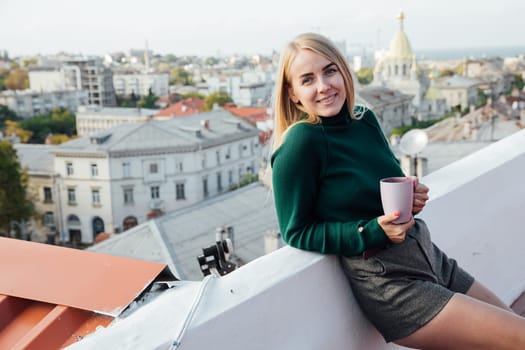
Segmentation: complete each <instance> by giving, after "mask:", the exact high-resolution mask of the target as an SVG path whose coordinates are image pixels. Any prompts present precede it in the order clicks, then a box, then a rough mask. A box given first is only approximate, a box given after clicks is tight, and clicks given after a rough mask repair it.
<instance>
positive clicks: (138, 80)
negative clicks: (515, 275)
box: [113, 73, 170, 96]
mask: <svg viewBox="0 0 525 350" xmlns="http://www.w3.org/2000/svg"><path fill="white" fill-rule="evenodd" d="M169 81H170V77H169V74H165V73H147V74H146V73H140V74H114V75H113V86H114V87H115V93H116V94H117V95H119V96H122V95H123V96H129V95H131V94H135V95H136V96H146V95H148V94H149V92H150V90H151V93H153V94H154V95H155V96H166V95H168V88H169Z"/></svg>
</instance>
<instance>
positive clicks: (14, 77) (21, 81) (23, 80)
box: [5, 68, 29, 90]
mask: <svg viewBox="0 0 525 350" xmlns="http://www.w3.org/2000/svg"><path fill="white" fill-rule="evenodd" d="M5 87H6V88H7V89H8V90H24V89H28V88H29V74H28V73H27V71H26V70H25V69H22V68H14V69H12V70H11V71H10V72H9V75H8V76H7V78H6V79H5Z"/></svg>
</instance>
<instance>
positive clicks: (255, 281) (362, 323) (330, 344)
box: [70, 130, 525, 350]
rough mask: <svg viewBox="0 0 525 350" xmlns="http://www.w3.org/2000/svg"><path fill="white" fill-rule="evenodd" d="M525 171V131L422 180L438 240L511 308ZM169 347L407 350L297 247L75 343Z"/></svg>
mask: <svg viewBox="0 0 525 350" xmlns="http://www.w3.org/2000/svg"><path fill="white" fill-rule="evenodd" d="M524 170H525V130H524V131H520V132H518V133H516V134H514V135H511V136H509V137H507V138H505V139H503V140H501V141H499V142H497V143H494V144H492V145H491V146H488V147H486V148H484V149H482V150H480V151H478V152H476V153H474V154H471V155H470V156H467V157H465V158H463V159H461V160H460V161H458V162H455V163H453V164H451V165H449V166H446V167H444V168H441V169H440V170H438V171H436V172H434V173H431V174H429V175H428V176H426V177H424V178H423V179H422V182H423V183H425V184H427V185H428V186H429V187H430V189H431V192H430V195H431V200H430V201H429V202H428V204H427V207H426V209H425V210H424V212H423V213H422V215H421V217H422V218H423V219H425V220H426V222H427V224H428V226H429V227H430V229H431V232H432V235H433V239H434V241H435V243H436V244H437V245H439V246H440V247H441V248H442V249H444V250H445V251H446V252H447V254H449V255H450V256H453V257H454V258H456V259H457V260H458V261H459V262H460V264H461V265H462V266H464V267H465V268H466V269H467V270H469V271H470V272H471V273H472V274H473V275H474V276H475V277H476V278H477V279H478V280H480V281H481V282H482V283H484V284H485V285H487V286H489V287H490V288H491V289H492V290H493V291H494V292H495V293H496V294H497V295H499V296H500V297H501V298H502V299H503V300H504V301H505V302H507V303H508V304H509V305H513V306H514V307H516V306H517V305H519V304H520V302H521V301H520V300H521V299H520V296H522V295H523V294H522V293H523V291H524V290H525V272H524V271H525V258H523V247H524V246H525V235H524V234H523V220H522V217H523V208H524V207H525V186H523V173H524ZM522 306H523V305H522ZM170 346H171V347H170ZM168 348H171V349H175V348H176V349H183V350H184V349H208V348H214V349H232V350H236V349H239V350H241V349H243V350H244V349H250V350H259V349H260V350H263V349H264V350H267V349H286V350H288V349H289V350H296V349H303V350H304V349H330V350H337V349H347V350H348V349H359V350H361V349H367V350H383V349H402V347H399V346H396V345H393V344H385V343H384V341H383V339H382V338H381V336H380V335H379V334H378V333H377V331H376V330H375V329H374V328H373V327H372V326H371V325H370V324H369V323H368V321H367V320H366V319H365V318H364V317H363V315H362V313H361V311H360V310H359V307H358V305H357V304H356V302H355V301H354V299H353V297H352V294H351V291H350V289H349V286H348V285H347V283H346V280H345V277H344V275H343V273H342V272H341V270H340V268H339V265H338V261H337V258H336V257H335V256H323V255H320V254H316V253H310V252H304V251H300V250H297V249H294V248H291V247H284V248H281V249H279V250H277V251H275V252H274V253H271V254H269V255H265V256H263V257H260V258H258V259H256V260H254V261H252V262H250V263H249V264H246V265H244V266H243V267H241V268H239V269H237V270H236V271H234V272H232V273H230V274H228V275H226V276H223V277H220V278H218V277H206V278H205V279H204V280H202V281H200V282H185V281H179V282H176V283H175V285H174V287H173V288H171V289H169V290H167V291H164V292H163V293H162V294H160V295H159V296H157V297H156V298H155V299H152V300H150V301H149V302H148V303H145V304H144V305H142V306H140V307H138V308H136V309H135V310H134V311H133V312H132V313H131V314H130V315H129V316H127V317H125V318H120V319H119V320H118V322H114V323H112V324H111V325H109V326H108V327H107V328H105V329H99V330H98V331H97V332H95V333H93V334H91V335H90V336H87V337H86V338H84V339H83V340H82V341H80V342H77V343H76V344H74V345H72V346H70V349H74V350H77V349H168Z"/></svg>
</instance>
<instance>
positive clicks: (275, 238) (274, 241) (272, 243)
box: [264, 231, 283, 254]
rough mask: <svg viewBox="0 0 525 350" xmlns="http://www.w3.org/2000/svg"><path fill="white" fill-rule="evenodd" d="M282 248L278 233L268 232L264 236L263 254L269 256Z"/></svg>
mask: <svg viewBox="0 0 525 350" xmlns="http://www.w3.org/2000/svg"><path fill="white" fill-rule="evenodd" d="M282 246H283V244H282V239H281V233H280V232H278V231H268V232H266V233H265V234H264V253H265V254H270V253H271V252H274V251H276V250H277V249H279V248H281V247H282Z"/></svg>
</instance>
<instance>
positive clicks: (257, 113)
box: [224, 103, 271, 124]
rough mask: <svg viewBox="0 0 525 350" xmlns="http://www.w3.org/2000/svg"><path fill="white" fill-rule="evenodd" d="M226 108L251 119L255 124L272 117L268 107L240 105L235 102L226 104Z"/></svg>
mask: <svg viewBox="0 0 525 350" xmlns="http://www.w3.org/2000/svg"><path fill="white" fill-rule="evenodd" d="M224 109H226V110H227V111H229V112H231V113H232V114H234V115H236V116H238V117H241V118H245V119H247V120H249V121H250V122H252V123H253V124H255V123H256V122H258V121H266V120H268V119H271V116H270V114H269V113H268V108H266V107H239V106H237V105H235V104H233V103H227V104H225V105H224Z"/></svg>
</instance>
